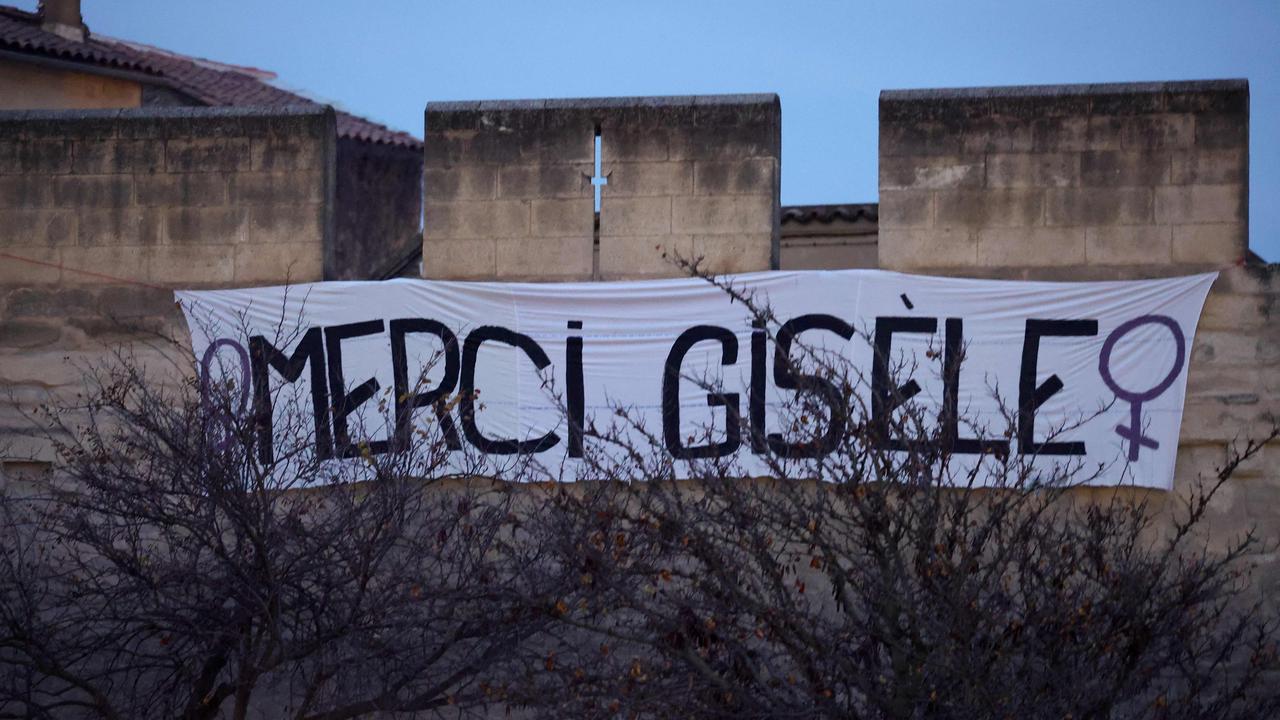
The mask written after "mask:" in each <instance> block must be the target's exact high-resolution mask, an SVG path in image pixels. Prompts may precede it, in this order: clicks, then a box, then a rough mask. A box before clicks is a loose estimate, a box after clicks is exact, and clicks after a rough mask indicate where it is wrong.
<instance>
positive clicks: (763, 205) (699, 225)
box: [671, 195, 775, 235]
mask: <svg viewBox="0 0 1280 720" xmlns="http://www.w3.org/2000/svg"><path fill="white" fill-rule="evenodd" d="M774 208H775V200H774V197H773V196H772V195H731V196H719V197H715V196H709V197H674V198H672V199H671V230H672V231H673V232H675V233H677V234H681V235H683V234H691V235H697V234H709V235H710V234H739V233H758V232H762V231H764V232H770V233H771V232H772V228H773V217H774Z"/></svg>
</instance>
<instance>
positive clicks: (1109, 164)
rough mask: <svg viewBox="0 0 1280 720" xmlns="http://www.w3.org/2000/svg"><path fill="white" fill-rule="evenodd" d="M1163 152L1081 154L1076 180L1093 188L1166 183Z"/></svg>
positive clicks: (1092, 152)
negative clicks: (1078, 174) (1078, 175)
mask: <svg viewBox="0 0 1280 720" xmlns="http://www.w3.org/2000/svg"><path fill="white" fill-rule="evenodd" d="M1169 157H1170V153H1168V152H1166V151H1162V150H1160V151H1121V150H1097V151H1090V152H1085V153H1081V155H1080V182H1081V184H1083V185H1088V186H1093V187H1114V186H1138V187H1150V186H1154V185H1164V184H1166V183H1168V182H1169V166H1170V160H1169Z"/></svg>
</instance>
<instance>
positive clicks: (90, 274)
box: [0, 252, 172, 290]
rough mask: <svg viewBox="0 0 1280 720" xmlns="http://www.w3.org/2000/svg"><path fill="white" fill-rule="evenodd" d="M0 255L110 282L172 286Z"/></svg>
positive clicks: (1, 253) (15, 256)
mask: <svg viewBox="0 0 1280 720" xmlns="http://www.w3.org/2000/svg"><path fill="white" fill-rule="evenodd" d="M0 257H2V258H5V259H8V260H17V261H18V262H24V263H27V264H29V265H38V266H41V267H50V268H57V269H58V270H62V271H63V272H70V273H76V274H77V275H85V276H88V277H95V278H98V279H100V280H111V281H112V282H118V283H123V284H125V285H137V286H139V287H144V288H151V289H152V290H171V289H172V288H167V287H164V286H161V285H153V284H151V283H148V282H142V281H141V280H130V279H129V278H122V277H116V276H115V275H107V274H106V273H100V272H94V271H92V270H81V269H79V268H73V267H69V266H67V265H63V264H62V263H60V262H58V263H52V262H45V261H44V260H35V259H33V258H26V257H22V256H20V255H11V254H9V253H7V252H0Z"/></svg>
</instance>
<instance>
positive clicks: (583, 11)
mask: <svg viewBox="0 0 1280 720" xmlns="http://www.w3.org/2000/svg"><path fill="white" fill-rule="evenodd" d="M20 4H21V5H22V6H24V7H28V8H34V6H35V4H36V3H35V0H26V1H25V2H21V3H20ZM84 15H85V20H86V22H87V23H88V24H89V26H90V28H91V29H92V30H95V31H98V32H102V33H105V34H108V35H114V36H116V37H122V38H127V39H131V40H138V41H141V42H146V43H151V44H154V45H159V46H161V47H165V48H168V49H172V50H176V51H180V52H184V53H191V54H195V55H200V56H203V57H208V58H211V59H216V60H220V61H224V62H231V63H238V64H246V65H253V66H257V67H261V68H265V69H269V70H272V71H275V72H277V73H279V76H280V83H281V84H283V85H284V86H286V87H289V88H292V89H299V90H304V91H306V92H308V93H309V94H311V95H312V96H314V97H317V98H320V99H325V100H330V101H333V102H336V103H338V104H340V105H341V106H343V107H345V108H347V109H349V110H351V111H353V112H357V113H360V114H363V115H366V116H369V117H372V118H374V119H376V120H379V121H382V122H384V123H386V124H389V125H391V126H394V127H397V128H400V129H405V130H410V131H412V132H414V133H415V134H417V135H419V136H421V133H422V111H423V107H424V105H425V104H426V102H427V101H429V100H473V99H493V98H528V97H581V96H601V95H675V94H695V93H729V92H776V93H778V94H779V95H781V97H782V112H783V136H782V139H783V162H782V168H783V170H782V200H783V202H784V203H786V204H808V203H828V202H868V201H874V200H875V199H876V97H877V94H878V93H879V91H880V90H882V89H887V88H917V87H955V86H972V85H1011V84H1036V83H1080V82H1109V81H1129V80H1184V79H1200V78H1227V77H1244V78H1248V79H1249V82H1250V87H1251V91H1252V123H1251V141H1250V142H1251V167H1250V186H1251V192H1250V236H1251V238H1250V242H1251V245H1252V247H1253V248H1254V250H1255V251H1256V252H1258V253H1260V254H1261V255H1262V256H1263V257H1264V258H1266V259H1268V260H1280V0H1249V1H1243V0H1241V1H1236V0H1218V1H1210V0H1205V1H1203V2H1188V1H1185V0H1161V1H1158V2H1157V1H1151V2H1149V1H1146V0H1143V1H1141V2H1127V1H1124V0H1106V1H1104V2H1094V1H1092V0H1090V1H1089V2H1076V1H1072V2H1062V1H1061V0H1059V1H1057V2H1044V1H1041V0H1020V1H1017V2H1015V1H1014V0H1008V1H1006V2H994V1H990V0H977V1H974V0H969V1H967V2H932V3H925V2H906V1H904V0H899V1H897V2H842V3H826V2H801V1H800V0H792V1H790V2H773V3H767V2H756V1H754V0H739V1H737V2H699V1H697V0H683V1H679V2H665V1H663V0H644V1H643V2H629V3H621V2H606V1H598V2H556V1H554V0H541V1H539V2H510V3H500V2H485V1H481V0H458V1H456V2H450V3H437V2H409V1H408V0H396V1H386V2H352V1H351V0H344V1H343V2H337V1H329V0H309V1H302V0H287V1H286V0H273V1H272V2H262V1H261V0H258V1H257V2H252V1H249V0H218V1H217V2H193V1H188V2H174V0H84ZM606 159H607V150H606Z"/></svg>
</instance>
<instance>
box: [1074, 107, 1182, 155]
mask: <svg viewBox="0 0 1280 720" xmlns="http://www.w3.org/2000/svg"><path fill="white" fill-rule="evenodd" d="M1089 129H1090V132H1098V133H1099V134H1105V135H1106V136H1107V137H1118V138H1119V139H1120V147H1121V149H1124V150H1160V149H1172V148H1185V147H1191V145H1192V144H1193V143H1194V142H1195V124H1194V122H1193V121H1192V118H1191V116H1190V115H1186V114H1177V113H1164V114H1150V115H1094V116H1092V117H1090V118H1089Z"/></svg>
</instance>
